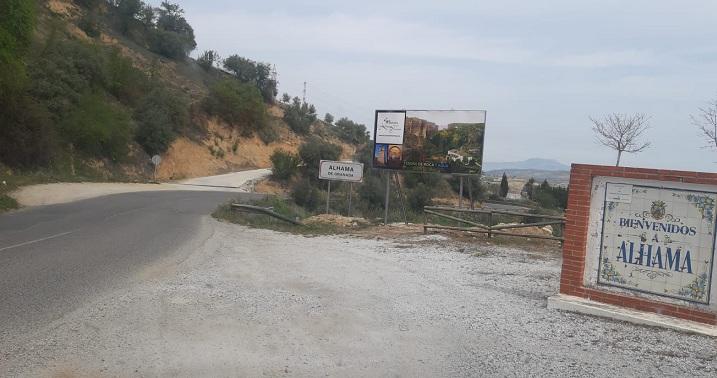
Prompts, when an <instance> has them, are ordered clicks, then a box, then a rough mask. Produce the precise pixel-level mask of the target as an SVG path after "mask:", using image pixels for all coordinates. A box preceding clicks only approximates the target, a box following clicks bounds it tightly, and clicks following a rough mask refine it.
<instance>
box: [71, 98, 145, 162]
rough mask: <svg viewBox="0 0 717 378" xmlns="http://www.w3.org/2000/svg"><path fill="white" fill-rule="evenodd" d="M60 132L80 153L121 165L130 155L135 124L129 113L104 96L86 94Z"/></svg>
mask: <svg viewBox="0 0 717 378" xmlns="http://www.w3.org/2000/svg"><path fill="white" fill-rule="evenodd" d="M60 130H61V131H62V133H63V135H64V137H65V138H66V139H67V141H68V142H70V143H72V144H73V145H74V146H75V148H77V150H79V151H82V152H84V153H86V154H89V155H91V156H105V157H107V158H110V159H112V160H114V161H118V160H121V159H123V158H124V157H125V156H126V155H127V152H128V144H129V142H130V140H131V138H132V132H133V124H132V119H131V118H130V116H129V114H127V112H125V111H124V110H123V109H122V108H120V107H119V106H116V105H113V104H110V103H109V102H108V101H107V100H106V99H104V97H103V96H102V95H98V94H85V95H83V96H82V97H81V99H80V101H79V103H78V105H77V107H76V108H75V109H73V110H72V111H71V112H70V113H69V114H68V116H67V118H66V119H64V120H63V122H62V123H61V125H60Z"/></svg>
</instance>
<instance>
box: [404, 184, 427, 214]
mask: <svg viewBox="0 0 717 378" xmlns="http://www.w3.org/2000/svg"><path fill="white" fill-rule="evenodd" d="M407 197H408V206H409V207H410V208H411V209H413V210H415V211H423V207H424V206H429V205H430V204H431V200H432V199H433V190H431V188H429V187H428V186H427V185H426V184H423V183H419V184H418V185H416V187H415V188H413V189H411V190H409V191H408V194H407Z"/></svg>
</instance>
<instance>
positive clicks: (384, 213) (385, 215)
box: [383, 172, 391, 226]
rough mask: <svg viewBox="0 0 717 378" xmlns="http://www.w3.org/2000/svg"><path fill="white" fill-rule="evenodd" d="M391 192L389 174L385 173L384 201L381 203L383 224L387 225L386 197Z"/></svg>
mask: <svg viewBox="0 0 717 378" xmlns="http://www.w3.org/2000/svg"><path fill="white" fill-rule="evenodd" d="M390 193H391V175H390V173H388V172H387V173H386V202H385V203H384V205H383V225H384V226H388V197H389V194H390Z"/></svg>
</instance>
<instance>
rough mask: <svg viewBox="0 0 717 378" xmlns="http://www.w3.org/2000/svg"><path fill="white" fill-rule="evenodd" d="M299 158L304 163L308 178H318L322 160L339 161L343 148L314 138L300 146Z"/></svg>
mask: <svg viewBox="0 0 717 378" xmlns="http://www.w3.org/2000/svg"><path fill="white" fill-rule="evenodd" d="M299 157H300V158H301V161H302V162H304V167H305V169H306V173H307V175H308V177H317V176H318V174H319V164H320V162H321V160H338V159H339V157H341V147H340V146H337V145H335V144H332V143H329V142H326V141H325V140H323V139H321V138H318V137H316V136H312V137H309V138H308V140H306V142H304V143H303V144H302V145H301V146H299Z"/></svg>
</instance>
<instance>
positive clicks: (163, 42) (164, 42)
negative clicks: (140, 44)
mask: <svg viewBox="0 0 717 378" xmlns="http://www.w3.org/2000/svg"><path fill="white" fill-rule="evenodd" d="M149 49H150V50H152V51H154V52H156V53H157V54H159V55H162V56H165V57H167V58H169V59H174V60H182V59H184V58H185V57H186V56H187V54H188V53H189V51H191V50H188V48H187V45H186V41H185V39H184V38H183V37H182V36H181V35H179V34H177V33H174V32H171V31H166V30H161V29H157V30H153V31H152V34H150V45H149Z"/></svg>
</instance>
